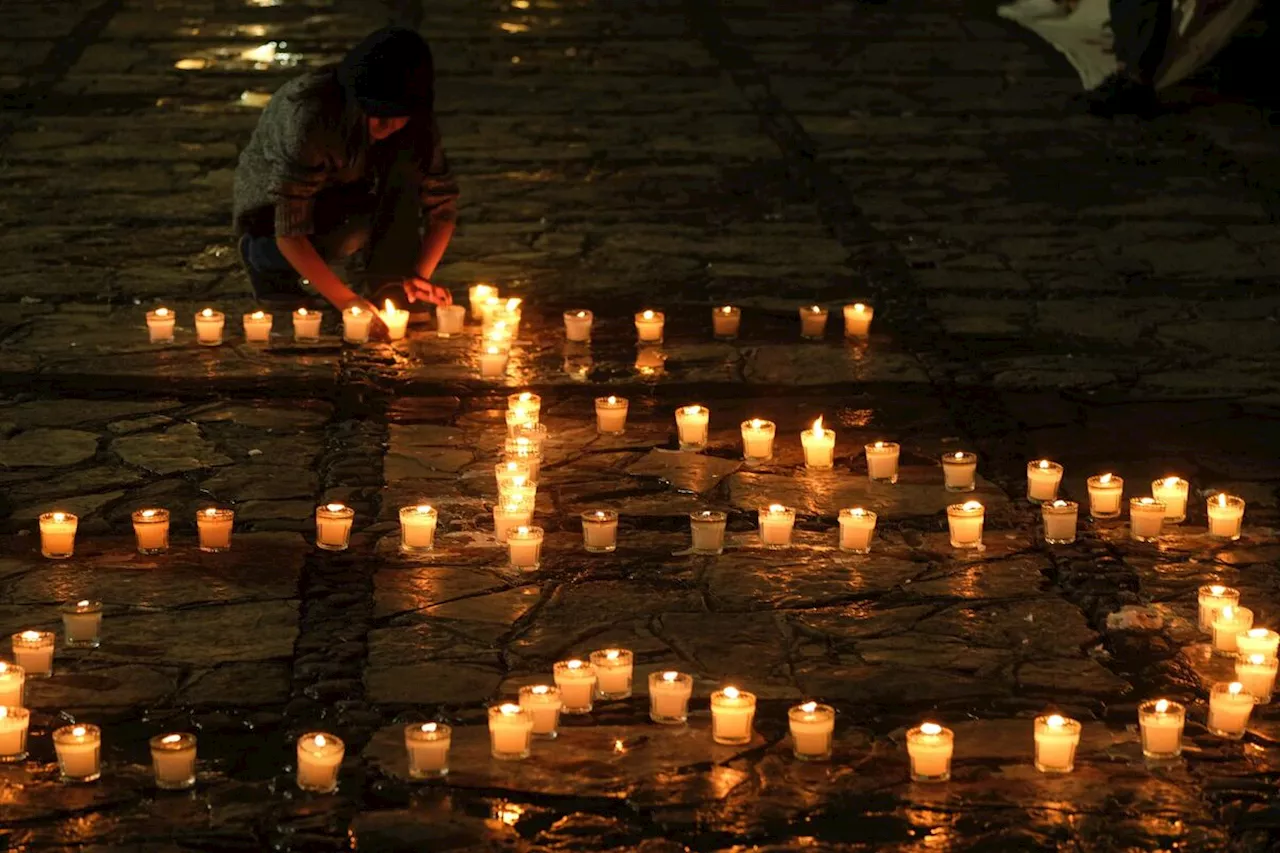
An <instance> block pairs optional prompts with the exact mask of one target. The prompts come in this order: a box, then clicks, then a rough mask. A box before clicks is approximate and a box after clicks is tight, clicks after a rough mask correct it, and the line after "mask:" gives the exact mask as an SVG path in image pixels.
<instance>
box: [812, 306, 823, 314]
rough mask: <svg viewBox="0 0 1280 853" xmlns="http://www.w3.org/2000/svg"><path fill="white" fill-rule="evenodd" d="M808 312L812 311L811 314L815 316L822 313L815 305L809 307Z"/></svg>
mask: <svg viewBox="0 0 1280 853" xmlns="http://www.w3.org/2000/svg"><path fill="white" fill-rule="evenodd" d="M809 310H810V311H812V312H813V313H815V314H821V313H822V308H820V307H819V306H817V305H813V306H811V307H810V308H809Z"/></svg>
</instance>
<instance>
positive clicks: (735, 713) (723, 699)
mask: <svg viewBox="0 0 1280 853" xmlns="http://www.w3.org/2000/svg"><path fill="white" fill-rule="evenodd" d="M755 716H756V695H755V694H754V693H748V692H747V691H746V690H739V689H738V688H736V687H726V688H724V689H723V690H717V691H715V692H714V693H712V694H711V739H712V740H714V741H715V742H716V743H718V744H723V745H726V746H738V745H741V744H744V743H750V742H751V737H752V728H751V726H752V723H753V722H754V721H755Z"/></svg>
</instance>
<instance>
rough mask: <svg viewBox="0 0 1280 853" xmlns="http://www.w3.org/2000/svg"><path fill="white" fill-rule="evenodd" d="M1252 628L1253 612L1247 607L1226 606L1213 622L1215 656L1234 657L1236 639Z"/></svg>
mask: <svg viewBox="0 0 1280 853" xmlns="http://www.w3.org/2000/svg"><path fill="white" fill-rule="evenodd" d="M1252 627H1253V611H1252V610H1250V609H1249V608H1247V607H1232V606H1231V605H1227V606H1226V607H1224V608H1222V610H1221V611H1219V613H1218V618H1217V619H1214V620H1213V651H1214V653H1215V654H1220V655H1227V656H1228V657H1231V656H1234V655H1235V654H1236V652H1237V648H1238V647H1237V645H1236V639H1237V636H1238V635H1239V634H1243V633H1244V632H1245V631H1248V630H1249V629H1250V628H1252Z"/></svg>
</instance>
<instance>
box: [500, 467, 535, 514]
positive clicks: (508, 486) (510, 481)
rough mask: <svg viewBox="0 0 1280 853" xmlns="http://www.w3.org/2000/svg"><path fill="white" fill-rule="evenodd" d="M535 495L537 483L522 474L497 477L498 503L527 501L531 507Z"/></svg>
mask: <svg viewBox="0 0 1280 853" xmlns="http://www.w3.org/2000/svg"><path fill="white" fill-rule="evenodd" d="M537 495H538V486H537V484H535V483H533V482H531V481H530V480H529V478H528V477H526V476H525V475H523V474H516V475H515V476H505V475H502V476H499V477H498V503H500V504H504V505H505V504H518V503H527V504H529V506H530V507H532V506H533V503H534V500H535V499H536V498H537Z"/></svg>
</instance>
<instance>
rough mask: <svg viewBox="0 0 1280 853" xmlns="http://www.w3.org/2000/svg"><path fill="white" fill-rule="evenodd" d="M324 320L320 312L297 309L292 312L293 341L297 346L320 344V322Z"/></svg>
mask: <svg viewBox="0 0 1280 853" xmlns="http://www.w3.org/2000/svg"><path fill="white" fill-rule="evenodd" d="M323 319H324V312H322V311H308V310H307V309H306V308H299V309H298V310H297V311H294V312H293V340H294V343H299V344H314V343H319V342H320V321H321V320H323Z"/></svg>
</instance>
